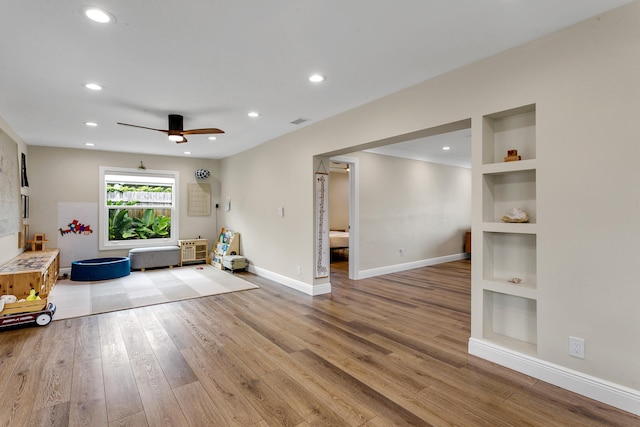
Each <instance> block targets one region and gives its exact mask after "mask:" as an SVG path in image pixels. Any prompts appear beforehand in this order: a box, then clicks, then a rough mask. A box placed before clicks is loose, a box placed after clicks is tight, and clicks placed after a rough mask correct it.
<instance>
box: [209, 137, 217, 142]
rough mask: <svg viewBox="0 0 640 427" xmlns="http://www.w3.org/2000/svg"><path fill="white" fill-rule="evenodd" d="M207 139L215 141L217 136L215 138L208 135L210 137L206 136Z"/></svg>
mask: <svg viewBox="0 0 640 427" xmlns="http://www.w3.org/2000/svg"><path fill="white" fill-rule="evenodd" d="M207 139H209V140H210V141H215V140H216V139H217V138H216V137H215V136H210V137H209V138H207Z"/></svg>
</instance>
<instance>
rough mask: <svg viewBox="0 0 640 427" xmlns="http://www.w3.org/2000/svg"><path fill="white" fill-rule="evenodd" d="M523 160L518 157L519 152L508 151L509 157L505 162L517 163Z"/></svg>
mask: <svg viewBox="0 0 640 427" xmlns="http://www.w3.org/2000/svg"><path fill="white" fill-rule="evenodd" d="M518 160H522V156H518V150H507V157H505V158H504V161H505V162H516V161H518Z"/></svg>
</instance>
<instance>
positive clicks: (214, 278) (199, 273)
mask: <svg viewBox="0 0 640 427" xmlns="http://www.w3.org/2000/svg"><path fill="white" fill-rule="evenodd" d="M257 288H258V286H256V285H254V284H253V283H249V282H247V281H246V280H244V279H242V278H240V277H238V276H235V275H233V274H232V273H230V272H226V271H222V270H219V269H217V268H215V267H213V266H211V265H208V264H197V265H189V266H183V267H176V268H162V269H156V270H147V271H144V272H142V271H132V272H131V274H130V275H129V276H125V277H121V278H119V279H113V280H102V281H97V282H78V281H72V280H69V279H62V280H58V282H57V283H56V285H55V286H54V288H53V290H52V291H51V293H50V294H49V302H52V303H54V304H55V305H56V308H57V310H56V313H55V315H54V316H53V320H61V319H68V318H71V317H79V316H88V315H91V314H99V313H106V312H109V311H118V310H124V309H127V308H134V307H143V306H146V305H153V304H161V303H165V302H171V301H180V300H185V299H190V298H198V297H203V296H209V295H218V294H224V293H228V292H236V291H243V290H248V289H257Z"/></svg>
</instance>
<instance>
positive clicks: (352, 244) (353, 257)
mask: <svg viewBox="0 0 640 427" xmlns="http://www.w3.org/2000/svg"><path fill="white" fill-rule="evenodd" d="M330 160H331V161H332V162H336V163H347V164H348V165H349V279H351V280H358V279H359V278H360V277H359V271H360V262H359V260H360V256H359V254H360V244H359V242H360V239H359V235H360V222H359V221H360V205H359V200H360V197H359V195H358V193H359V187H360V186H359V178H358V173H359V169H358V160H359V159H358V158H357V157H348V156H335V157H331V158H330Z"/></svg>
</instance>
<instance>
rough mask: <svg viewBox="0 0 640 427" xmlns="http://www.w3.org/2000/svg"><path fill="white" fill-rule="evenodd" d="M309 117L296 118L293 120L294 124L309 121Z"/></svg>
mask: <svg viewBox="0 0 640 427" xmlns="http://www.w3.org/2000/svg"><path fill="white" fill-rule="evenodd" d="M308 120H309V119H303V118H299V119H295V120H294V121H292V122H291V124H292V125H299V124H300V123H304V122H306V121H308Z"/></svg>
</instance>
